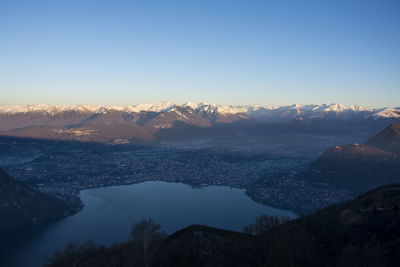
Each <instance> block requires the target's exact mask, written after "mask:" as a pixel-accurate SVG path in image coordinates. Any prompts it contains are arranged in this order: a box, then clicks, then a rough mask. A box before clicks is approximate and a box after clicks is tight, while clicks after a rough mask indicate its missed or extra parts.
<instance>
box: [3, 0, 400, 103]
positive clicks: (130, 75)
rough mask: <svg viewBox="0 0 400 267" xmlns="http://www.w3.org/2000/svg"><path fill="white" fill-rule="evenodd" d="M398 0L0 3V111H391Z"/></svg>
mask: <svg viewBox="0 0 400 267" xmlns="http://www.w3.org/2000/svg"><path fill="white" fill-rule="evenodd" d="M399 14H400V1H396V0H393V1H389V0H376V1H368V0H360V1H353V0H343V1H340V0H336V1H333V0H315V1H308V0H304V1H297V0H294V1H288V0H281V1H278V0H276V1H268V0H264V1H256V0H243V1H235V0H227V1H219V0H213V1H207V0H202V1H191V0H182V1H174V0H171V1H151V0H149V1H118V0H114V1H111V0H110V1H101V0H98V1H85V0H80V1H74V0H69V1H61V0H57V1H18V0H13V1H3V0H0V93H1V95H0V105H14V104H34V103H48V104H111V105H132V104H137V103H147V102H156V101H160V100H169V101H173V102H176V103H183V102H186V101H189V100H190V101H194V102H202V101H205V102H217V103H222V104H234V105H237V104H243V105H247V104H259V105H287V104H292V103H305V104H311V103H333V102H334V103H342V104H360V105H363V106H366V107H383V106H400V16H399Z"/></svg>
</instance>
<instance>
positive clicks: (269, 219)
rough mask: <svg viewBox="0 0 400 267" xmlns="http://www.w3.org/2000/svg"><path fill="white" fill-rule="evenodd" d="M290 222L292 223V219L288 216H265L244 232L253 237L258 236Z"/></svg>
mask: <svg viewBox="0 0 400 267" xmlns="http://www.w3.org/2000/svg"><path fill="white" fill-rule="evenodd" d="M288 221H290V218H289V217H287V216H278V215H275V216H270V215H266V214H264V215H260V216H258V217H257V218H256V222H255V223H252V224H249V225H246V226H244V227H243V232H245V233H247V234H251V235H258V234H261V233H263V232H265V231H268V230H270V229H271V228H273V227H275V226H277V225H280V224H282V223H286V222H288Z"/></svg>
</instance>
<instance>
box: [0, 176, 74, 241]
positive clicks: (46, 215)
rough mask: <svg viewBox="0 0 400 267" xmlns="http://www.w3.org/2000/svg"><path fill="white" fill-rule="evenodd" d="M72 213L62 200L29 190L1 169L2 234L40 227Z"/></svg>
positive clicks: (0, 214) (0, 208)
mask: <svg viewBox="0 0 400 267" xmlns="http://www.w3.org/2000/svg"><path fill="white" fill-rule="evenodd" d="M72 212H73V209H72V207H70V206H68V205H67V204H65V203H64V202H62V201H61V200H59V199H57V198H54V197H51V196H48V195H44V194H42V193H39V192H36V191H34V190H32V189H30V188H28V187H27V186H25V185H24V184H22V183H21V182H18V181H16V180H14V179H13V178H11V177H10V176H9V175H8V174H7V173H6V172H5V171H4V170H2V169H1V168H0V218H1V220H0V233H1V232H3V231H7V230H9V229H14V228H19V227H25V226H35V225H40V224H43V223H44V222H46V221H50V220H55V219H59V218H62V217H64V216H67V215H69V214H71V213H72Z"/></svg>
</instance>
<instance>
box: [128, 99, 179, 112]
mask: <svg viewBox="0 0 400 267" xmlns="http://www.w3.org/2000/svg"><path fill="white" fill-rule="evenodd" d="M173 107H175V104H174V103H172V102H169V101H161V102H157V103H152V104H139V105H135V106H133V107H131V108H130V110H131V111H133V112H141V111H147V112H165V111H169V110H171V109H172V108H173Z"/></svg>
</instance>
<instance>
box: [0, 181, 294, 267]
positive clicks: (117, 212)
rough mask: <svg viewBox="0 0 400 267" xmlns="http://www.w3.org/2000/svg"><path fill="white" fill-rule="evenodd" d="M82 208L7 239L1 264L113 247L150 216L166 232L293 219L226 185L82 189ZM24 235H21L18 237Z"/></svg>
mask: <svg viewBox="0 0 400 267" xmlns="http://www.w3.org/2000/svg"><path fill="white" fill-rule="evenodd" d="M80 197H81V199H82V201H83V203H84V204H85V207H84V209H83V210H82V211H81V212H79V213H77V214H75V215H73V216H69V217H67V218H65V219H63V220H60V221H58V222H55V223H52V224H50V225H47V226H46V227H43V228H42V229H40V230H38V231H35V233H28V234H23V237H21V238H14V239H13V240H12V241H10V240H8V241H7V242H8V243H9V244H8V247H7V248H4V245H3V248H2V250H3V252H2V254H3V255H2V258H3V259H2V260H1V261H0V266H24V267H25V266H40V265H41V264H42V262H43V260H44V258H45V257H46V256H49V255H51V254H52V253H53V252H54V250H55V249H57V248H63V247H64V246H65V244H66V243H67V242H68V241H70V240H73V241H74V242H78V243H83V242H84V241H86V240H88V239H90V240H92V241H94V242H95V243H96V244H105V245H112V244H113V243H115V242H121V241H125V240H127V238H128V235H129V231H130V229H131V227H132V224H133V223H135V222H137V221H139V220H140V219H142V218H148V217H151V218H153V220H154V221H155V222H156V223H158V224H161V225H162V229H163V230H164V231H166V232H167V233H172V232H174V231H176V230H179V229H181V228H184V227H186V226H189V225H191V224H204V225H210V226H215V227H220V228H224V229H231V230H237V231H240V230H241V229H242V227H243V226H244V225H246V224H249V223H251V222H253V221H254V219H255V218H256V217H257V216H258V215H260V214H270V215H276V214H277V215H283V216H290V217H296V215H295V214H294V213H293V212H290V211H285V210H281V209H276V208H271V207H268V206H265V205H262V204H259V203H257V202H255V201H253V200H252V199H251V198H249V197H248V196H247V195H246V194H245V190H243V189H236V188H230V187H227V186H207V187H202V188H192V187H191V186H189V185H185V184H180V183H166V182H160V181H152V182H144V183H140V184H133V185H124V186H112V187H103V188H95V189H89V190H84V191H82V192H81V193H80ZM21 235H22V234H21Z"/></svg>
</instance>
